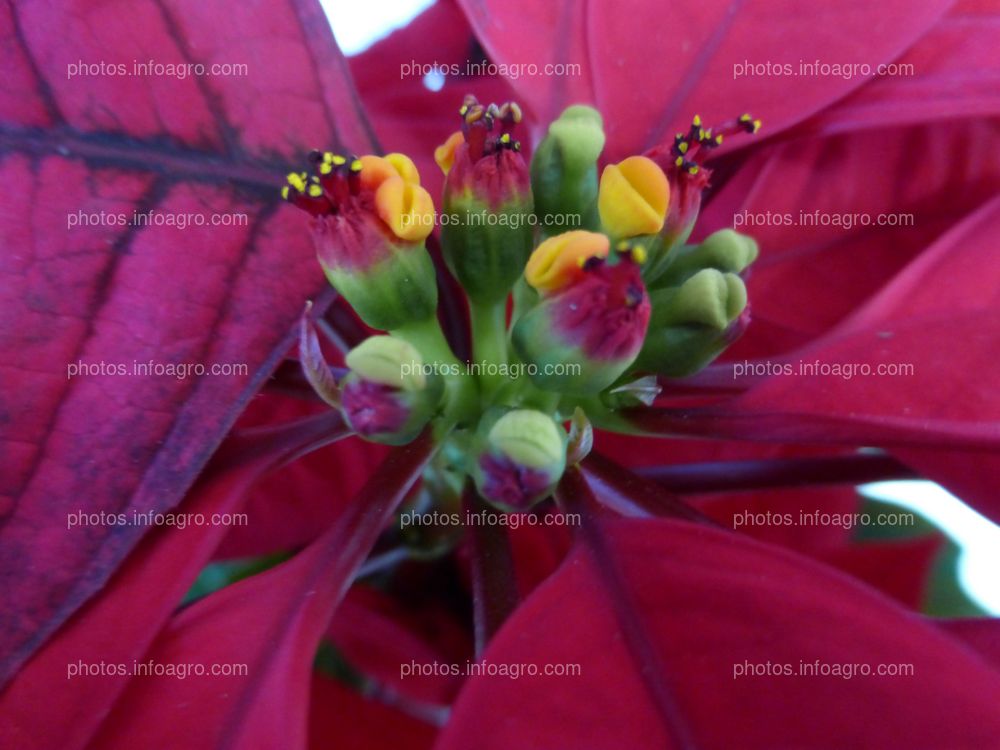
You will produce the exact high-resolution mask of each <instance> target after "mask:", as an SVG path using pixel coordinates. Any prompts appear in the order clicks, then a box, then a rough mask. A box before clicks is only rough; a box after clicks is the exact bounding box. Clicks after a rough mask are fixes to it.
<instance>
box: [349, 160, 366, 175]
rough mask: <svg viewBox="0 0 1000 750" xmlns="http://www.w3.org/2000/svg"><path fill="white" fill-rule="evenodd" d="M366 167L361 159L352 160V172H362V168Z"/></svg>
mask: <svg viewBox="0 0 1000 750" xmlns="http://www.w3.org/2000/svg"><path fill="white" fill-rule="evenodd" d="M364 167H365V165H364V162H362V161H361V159H355V160H354V161H352V162H351V171H352V172H360V171H361V170H362V169H364Z"/></svg>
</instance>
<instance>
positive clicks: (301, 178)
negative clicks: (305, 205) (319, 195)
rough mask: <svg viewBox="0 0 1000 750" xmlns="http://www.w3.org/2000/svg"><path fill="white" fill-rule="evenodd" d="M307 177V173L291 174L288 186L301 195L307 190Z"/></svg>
mask: <svg viewBox="0 0 1000 750" xmlns="http://www.w3.org/2000/svg"><path fill="white" fill-rule="evenodd" d="M305 177H306V174H305V172H303V173H302V174H298V173H296V172H289V173H288V178H287V179H288V184H289V185H291V186H292V187H293V188H295V189H296V190H298V191H299V192H300V193H301V192H302V191H303V190H305V189H306V179H305Z"/></svg>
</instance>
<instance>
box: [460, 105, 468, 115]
mask: <svg viewBox="0 0 1000 750" xmlns="http://www.w3.org/2000/svg"><path fill="white" fill-rule="evenodd" d="M468 111H469V105H468V104H463V105H462V106H461V107H460V108H459V110H458V114H460V115H462V117H465V113H466V112H468Z"/></svg>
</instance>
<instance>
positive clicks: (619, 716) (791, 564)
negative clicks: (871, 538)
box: [437, 521, 1000, 750]
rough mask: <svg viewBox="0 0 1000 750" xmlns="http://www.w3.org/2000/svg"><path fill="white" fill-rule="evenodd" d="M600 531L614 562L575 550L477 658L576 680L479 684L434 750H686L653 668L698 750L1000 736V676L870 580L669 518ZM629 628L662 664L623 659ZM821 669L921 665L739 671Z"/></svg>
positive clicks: (631, 655) (467, 692) (960, 743)
mask: <svg viewBox="0 0 1000 750" xmlns="http://www.w3.org/2000/svg"><path fill="white" fill-rule="evenodd" d="M602 528H603V532H602V533H604V534H606V547H607V550H608V554H609V555H610V559H608V558H607V557H605V558H597V557H595V556H594V555H593V553H592V552H591V550H589V549H587V548H584V547H583V546H578V547H577V549H576V550H575V552H574V553H573V555H572V556H571V558H570V559H569V560H567V562H566V563H565V564H564V565H563V566H562V568H561V569H560V570H559V572H558V573H557V574H556V575H555V576H554V577H553V578H552V579H550V580H549V581H548V582H547V583H545V584H543V585H542V586H541V587H539V588H538V589H537V590H536V592H535V594H534V595H533V596H532V597H530V598H529V599H528V600H527V601H526V602H525V604H524V606H523V607H522V608H521V609H520V610H519V611H518V612H517V613H515V615H514V616H513V617H512V618H511V620H510V621H508V623H507V625H506V626H505V627H504V628H503V629H502V630H501V631H500V632H499V633H498V634H497V637H496V639H495V640H494V641H493V643H492V644H491V646H490V648H489V649H488V650H487V652H486V654H485V656H484V658H485V659H486V660H487V661H488V662H490V663H492V664H494V665H496V664H518V665H523V664H534V665H537V666H538V667H539V669H541V668H542V666H543V665H546V664H559V665H562V664H578V665H580V674H579V675H574V676H541V675H539V676H533V677H525V678H522V679H520V680H500V679H497V678H495V677H486V678H472V679H470V680H469V681H468V682H467V683H466V685H465V687H464V689H463V691H462V693H461V695H460V696H459V700H458V702H457V704H456V706H455V708H454V713H453V715H452V720H451V722H450V723H449V725H448V726H447V727H446V729H445V730H444V733H443V736H442V739H441V741H440V742H439V743H438V745H437V747H438V748H439V750H451V749H452V748H455V749H456V750H457V749H458V748H462V749H463V750H464V748H467V747H471V746H473V745H475V746H476V747H482V748H487V749H489V748H509V747H523V746H526V745H529V744H530V745H531V746H537V747H586V748H592V749H593V750H601V749H602V748H615V749H617V748H621V747H629V748H657V749H659V748H664V747H679V746H683V745H679V744H673V743H671V742H670V741H669V739H668V738H669V736H670V733H671V729H674V730H676V728H677V727H676V726H674V727H672V728H671V727H667V726H666V725H665V723H664V715H663V714H662V713H661V712H660V711H658V710H657V708H656V705H657V704H656V703H655V702H654V701H653V699H652V698H651V697H650V693H649V692H648V688H647V686H646V683H645V682H644V680H647V679H657V678H656V677H654V676H653V675H657V674H659V675H660V678H659V679H660V680H661V683H665V687H666V689H669V690H672V692H673V695H674V697H675V700H676V703H677V705H678V707H679V710H680V713H681V720H682V721H684V722H686V723H687V724H688V725H689V726H690V728H691V731H692V734H693V736H694V739H693V741H692V742H691V743H690V744H689V745H688V746H692V747H698V748H701V749H702V750H714V749H715V748H718V749H720V750H722V749H723V748H725V749H726V750H728V749H729V748H734V747H739V748H745V749H746V750H753V749H755V748H761V749H766V750H773V748H776V747H795V748H803V749H804V748H828V747H852V748H872V749H873V750H874V749H875V748H884V747H908V748H927V750H931V749H932V748H939V747H981V746H992V745H993V744H996V743H997V741H998V740H1000V719H998V717H997V714H996V710H995V708H996V707H995V703H996V695H997V694H998V691H1000V673H998V672H995V671H993V670H991V669H989V668H987V667H986V666H985V665H984V664H983V663H982V662H980V661H979V660H977V659H975V658H973V657H972V656H971V654H970V653H969V652H968V651H966V650H965V649H964V648H963V647H961V646H959V645H957V644H956V643H955V642H953V641H952V640H951V639H949V638H947V637H945V636H943V635H942V634H941V633H940V632H939V631H937V630H936V629H935V628H934V627H933V626H932V625H929V624H926V623H925V622H923V621H921V620H920V619H919V618H916V617H914V616H912V615H909V614H907V613H906V612H904V611H903V610H901V609H899V608H898V607H896V606H894V605H892V604H891V603H889V602H888V601H887V600H885V599H883V598H882V597H879V596H876V595H874V594H872V593H871V592H870V591H869V590H867V589H866V588H864V587H859V586H857V585H856V584H854V583H853V582H851V581H850V580H848V579H845V578H844V577H842V576H839V575H836V574H833V573H832V572H830V571H829V569H826V568H823V567H819V566H817V565H815V564H814V563H812V562H810V561H808V560H806V559H804V558H800V557H798V556H795V555H791V554H789V553H786V552H782V551H779V550H777V549H775V548H771V547H766V546H763V545H760V544H757V543H754V542H751V541H749V540H745V539H740V538H738V537H735V536H734V535H732V534H727V533H721V532H719V531H715V530H713V529H709V528H703V527H695V526H692V525H690V524H685V523H680V522H673V521H623V522H617V523H612V524H607V525H605V526H604V527H602ZM609 566H613V567H617V569H618V570H619V571H620V576H621V581H622V582H623V583H624V591H623V593H622V594H621V597H625V598H626V599H630V600H631V602H632V603H633V606H632V607H631V608H625V609H623V608H622V607H621V603H620V602H618V603H616V599H615V597H612V596H610V595H609V590H608V589H607V588H605V586H604V584H603V583H602V579H603V578H604V577H605V575H606V572H605V571H607V570H608V569H609ZM626 623H627V625H626ZM636 629H638V633H639V637H640V638H645V639H646V643H647V646H648V648H649V653H648V658H649V659H652V661H648V660H643V661H639V660H638V659H637V657H636V655H635V653H636V652H635V651H632V650H630V646H629V645H628V644H629V642H630V641H629V635H628V633H629V632H633V633H634V631H635V630H636ZM816 659H819V660H821V662H822V663H823V664H824V665H825V666H826V667H829V666H830V665H834V664H836V665H845V664H848V665H854V664H862V663H863V664H867V665H869V666H870V668H871V669H876V668H877V666H878V665H880V664H900V663H903V664H912V665H913V669H914V674H913V675H912V676H908V677H887V676H860V675H856V676H854V678H853V679H844V678H843V677H835V676H771V677H765V676H761V677H750V676H744V677H739V676H737V678H735V679H734V671H738V670H739V668H743V669H744V670H746V668H747V665H748V664H749V665H751V666H754V665H756V664H760V665H766V664H768V663H770V664H771V665H776V664H781V665H783V664H788V665H790V666H791V668H792V669H795V670H797V669H799V665H800V662H804V663H806V664H808V665H810V666H811V665H812V664H813V663H814V661H815V660H816ZM660 667H662V671H659V669H660ZM644 675H645V676H644ZM595 706H598V707H600V710H599V711H598V710H595ZM484 726H486V727H488V728H489V731H487V732H484V731H482V729H483V727H484Z"/></svg>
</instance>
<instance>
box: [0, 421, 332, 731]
mask: <svg viewBox="0 0 1000 750" xmlns="http://www.w3.org/2000/svg"><path fill="white" fill-rule="evenodd" d="M343 434H344V433H343V425H342V423H341V422H340V419H339V416H338V415H336V414H334V413H332V412H328V413H325V414H323V415H321V416H319V417H312V418H309V419H306V420H302V421H298V422H294V423H291V424H286V425H282V426H280V427H277V428H273V429H266V428H262V429H260V430H257V431H252V432H248V433H245V434H243V435H239V436H235V437H234V438H233V439H232V440H230V441H229V442H228V443H225V444H224V445H223V448H222V449H221V450H220V454H219V458H218V459H217V460H216V461H215V462H213V464H212V465H211V466H210V468H209V469H208V470H207V471H206V473H205V474H204V475H203V476H202V477H201V478H200V480H199V483H198V484H197V485H196V487H195V488H194V489H193V490H192V491H191V493H190V494H189V496H188V498H187V500H186V502H185V503H184V504H182V505H181V506H180V508H179V509H178V512H179V513H185V514H191V515H190V516H189V517H191V518H194V517H196V516H197V514H199V513H200V514H203V515H204V516H205V518H206V519H209V520H211V519H212V518H213V516H214V515H215V514H228V513H234V512H236V511H238V510H239V508H240V502H241V500H242V499H243V498H244V496H245V493H246V491H247V489H248V487H250V486H251V485H252V484H253V483H254V482H255V481H257V480H258V478H259V477H260V476H261V475H262V474H264V473H265V472H267V471H269V470H271V469H273V468H274V467H276V466H279V465H280V464H281V463H282V462H283V461H286V460H290V459H292V458H293V457H295V456H297V455H299V454H301V453H302V452H303V451H306V450H311V449H315V448H317V447H319V446H321V445H324V444H326V443H328V442H330V441H331V440H335V439H336V438H338V437H341V436H343ZM227 461H231V462H233V463H227ZM225 532H226V526H225V525H224V524H222V523H207V524H194V523H192V524H190V525H188V526H185V527H184V528H174V527H172V526H161V527H158V528H156V530H155V531H152V532H151V533H150V534H148V535H147V536H146V537H144V538H143V540H142V543H141V544H140V545H139V547H138V548H137V549H136V550H135V551H134V552H133V553H132V555H130V556H129V558H128V559H127V561H126V563H125V564H124V565H123V566H121V568H120V569H119V570H118V571H117V574H116V575H115V576H114V577H113V578H112V579H111V580H110V581H109V582H108V584H107V585H106V587H105V588H104V590H103V591H102V592H101V593H100V594H99V595H97V596H96V597H94V598H93V599H92V600H91V601H90V602H88V604H87V605H86V606H85V607H83V608H82V609H81V610H80V611H79V612H78V613H76V615H75V616H74V617H73V618H71V619H70V621H69V622H68V623H67V624H66V625H65V626H64V627H63V628H61V629H60V630H59V631H58V632H57V633H56V634H55V636H53V638H52V639H51V640H49V641H48V642H47V643H46V644H45V645H44V646H43V647H42V648H41V649H39V650H38V651H37V652H36V653H35V654H34V656H33V658H32V659H31V660H30V661H29V662H28V663H27V664H26V665H25V666H24V667H22V669H21V670H20V671H19V672H18V673H17V675H16V676H15V677H14V679H13V680H12V681H11V683H10V685H8V686H7V688H6V690H5V691H4V692H3V694H2V696H0V745H3V746H4V747H27V746H31V747H33V748H36V749H37V750H46V749H47V748H53V749H54V748H58V749H59V750H73V749H74V748H82V747H84V745H85V744H86V743H87V741H88V740H89V739H90V737H91V736H92V735H93V733H94V732H95V730H96V729H97V726H98V725H99V724H100V722H101V720H102V719H103V718H104V716H105V715H106V714H107V712H108V710H109V709H110V707H111V705H112V704H113V703H114V701H115V700H116V699H117V698H118V696H119V694H120V693H121V691H122V690H124V689H125V686H126V683H127V678H126V677H124V676H122V675H108V676H104V677H100V678H93V677H91V678H87V677H78V678H77V679H75V680H69V679H68V678H67V671H68V669H69V667H70V665H79V663H80V662H84V663H85V664H98V663H100V662H101V661H105V662H108V663H111V664H128V665H131V664H132V663H133V662H134V661H136V660H139V659H141V658H142V656H143V654H145V653H146V650H147V649H148V648H149V646H150V644H151V643H152V642H153V639H154V637H155V636H156V633H157V632H158V631H159V630H160V628H161V627H163V624H164V623H165V622H166V621H167V620H168V619H169V617H170V615H171V614H172V612H173V610H174V608H175V607H176V606H177V605H178V603H179V602H180V601H181V599H182V598H183V596H184V594H185V593H186V592H187V591H188V590H189V589H190V588H191V584H192V583H193V582H194V580H195V578H196V576H197V575H198V573H199V572H200V571H201V569H202V567H203V566H204V565H205V563H206V562H207V561H208V560H209V558H210V557H211V556H212V553H213V551H214V550H215V548H216V546H217V545H218V544H219V541H220V539H221V538H222V537H223V535H224V534H225ZM94 679H99V680H100V682H101V689H100V690H94V689H93V688H92V683H91V682H90V680H94ZM54 706H56V707H58V710H53V707H54Z"/></svg>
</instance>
